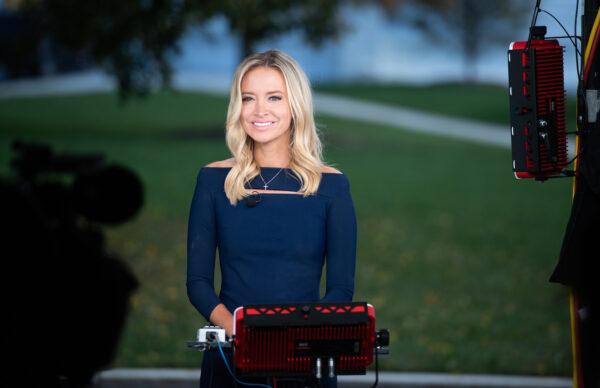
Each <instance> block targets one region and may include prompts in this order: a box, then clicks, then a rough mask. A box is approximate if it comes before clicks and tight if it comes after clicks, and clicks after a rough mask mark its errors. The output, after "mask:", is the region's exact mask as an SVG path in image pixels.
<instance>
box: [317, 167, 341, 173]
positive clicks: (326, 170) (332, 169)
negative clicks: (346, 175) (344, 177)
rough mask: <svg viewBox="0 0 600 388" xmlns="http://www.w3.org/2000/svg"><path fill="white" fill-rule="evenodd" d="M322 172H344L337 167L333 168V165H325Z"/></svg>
mask: <svg viewBox="0 0 600 388" xmlns="http://www.w3.org/2000/svg"><path fill="white" fill-rule="evenodd" d="M321 172H322V173H324V174H341V173H342V172H341V171H340V170H338V169H337V168H333V167H331V166H323V170H322V171H321Z"/></svg>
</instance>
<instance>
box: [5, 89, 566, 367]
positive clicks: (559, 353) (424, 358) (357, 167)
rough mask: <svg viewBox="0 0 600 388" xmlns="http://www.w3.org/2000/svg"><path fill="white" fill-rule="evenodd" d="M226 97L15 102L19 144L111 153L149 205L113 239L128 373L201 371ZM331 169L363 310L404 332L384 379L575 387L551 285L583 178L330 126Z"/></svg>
mask: <svg viewBox="0 0 600 388" xmlns="http://www.w3.org/2000/svg"><path fill="white" fill-rule="evenodd" d="M225 112H226V99H225V98H220V97H212V96H207V95H199V94H187V93H181V94H170V93H160V94H158V95H155V96H152V97H150V98H148V99H146V100H135V101H130V102H128V103H126V104H124V105H122V104H119V102H118V99H117V98H116V97H115V96H111V95H104V94H100V95H89V96H78V97H54V98H28V99H13V100H0V162H1V163H0V166H1V170H0V171H1V172H2V174H6V173H7V167H6V166H7V163H8V160H9V158H10V150H9V143H10V141H11V140H13V139H15V138H17V137H19V138H22V139H25V140H27V139H29V140H37V141H47V142H49V143H51V144H52V145H54V146H55V147H56V148H57V149H59V150H62V151H70V152H87V151H102V152H104V153H106V155H107V156H108V158H109V159H110V160H112V161H115V162H118V163H123V164H125V165H127V166H129V167H130V168H132V169H134V170H135V171H137V172H138V173H139V174H140V176H141V178H142V180H143V182H144V184H145V187H146V203H145V207H144V208H143V211H142V212H141V213H140V214H139V215H138V216H137V217H136V219H135V220H133V221H132V222H129V223H127V224H125V225H122V226H119V227H114V228H108V229H107V235H108V244H109V247H110V249H111V250H113V251H115V252H118V253H119V254H120V255H121V256H122V257H123V258H124V260H125V261H126V262H127V263H128V264H129V265H130V266H131V268H132V269H133V271H134V272H135V274H136V276H137V277H138V279H139V280H140V283H141V288H140V289H139V291H138V292H137V293H136V295H135V296H134V298H133V301H132V302H133V309H132V313H131V315H130V317H129V320H128V323H127V327H126V330H125V332H124V333H123V338H122V341H121V343H120V348H119V353H118V356H117V358H116V360H115V365H116V366H127V367H151V366H161V367H196V366H198V365H199V361H200V355H199V354H197V353H194V352H192V351H189V350H188V349H186V346H185V343H186V341H187V340H190V339H192V338H193V337H194V334H195V331H196V329H197V328H198V327H199V326H201V325H202V324H203V319H202V318H201V317H200V316H199V314H198V313H197V312H196V311H195V310H194V309H193V307H192V306H191V305H190V304H189V302H188V301H187V296H186V292H185V255H186V247H185V240H186V225H187V211H188V206H189V202H190V199H191V195H192V190H193V187H194V183H195V176H196V173H197V171H198V169H199V167H200V166H202V165H203V164H206V163H208V162H209V161H213V160H216V159H223V158H226V157H227V156H228V155H227V150H226V148H225V146H224V141H223V139H222V129H221V128H222V126H223V121H224V117H225ZM318 123H319V125H320V127H321V129H322V132H323V137H324V140H325V144H326V158H327V160H328V161H330V162H333V163H334V165H335V166H337V167H338V168H340V169H341V170H343V171H344V172H345V173H346V174H347V175H348V176H349V179H350V182H351V189H352V194H353V197H354V201H355V207H356V210H357V216H358V225H359V240H358V267H357V278H356V293H355V300H366V301H369V302H371V303H372V304H374V305H375V307H376V309H377V318H378V326H379V327H387V328H389V329H390V331H391V336H392V346H391V355H390V357H389V358H388V359H386V360H384V361H383V363H382V364H383V368H384V369H389V370H402V371H440V372H442V371H447V372H453V373H461V372H465V373H466V372H470V373H516V374H540V375H568V374H569V373H570V365H571V361H570V345H569V323H568V305H567V297H566V292H565V290H564V289H563V288H562V287H560V286H557V285H552V284H549V283H548V282H547V279H548V276H549V275H550V273H551V271H552V269H553V267H554V264H555V262H556V257H557V254H558V251H559V248H560V242H561V238H562V232H563V230H564V227H565V225H566V222H567V218H568V214H569V210H570V181H569V180H566V179H565V180H552V181H548V182H546V183H543V184H542V183H537V182H527V181H516V180H514V178H513V177H512V173H511V166H510V151H509V150H504V149H499V148H492V147H486V146H481V145H475V144H472V143H463V142H460V141H456V140H450V139H446V138H441V137H434V136H427V135H417V134H414V133H411V132H404V131H402V130H398V129H393V128H390V127H386V126H380V125H373V124H369V123H363V122H356V121H347V120H340V119H335V118H331V117H325V116H319V117H318Z"/></svg>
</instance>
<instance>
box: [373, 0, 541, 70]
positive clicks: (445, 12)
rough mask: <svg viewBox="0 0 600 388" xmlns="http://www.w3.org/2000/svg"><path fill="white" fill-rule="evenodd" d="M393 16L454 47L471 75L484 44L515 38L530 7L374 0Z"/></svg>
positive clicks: (511, 1) (512, 1) (517, 2)
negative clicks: (515, 31)
mask: <svg viewBox="0 0 600 388" xmlns="http://www.w3.org/2000/svg"><path fill="white" fill-rule="evenodd" d="M376 1H377V3H378V4H379V5H380V6H381V7H382V8H383V9H384V10H385V12H386V14H387V15H389V17H390V18H391V19H392V20H396V21H400V22H405V23H407V24H410V25H413V26H415V27H417V28H418V29H420V30H421V31H423V32H424V33H426V34H427V36H429V37H430V38H431V41H432V42H434V43H440V44H451V45H454V46H455V47H457V48H458V49H459V50H460V51H461V54H462V57H463V60H464V64H465V66H464V71H465V76H466V78H474V76H475V68H474V63H475V61H476V59H477V58H478V57H479V55H480V54H481V53H482V51H483V50H484V49H485V47H487V46H489V45H497V44H499V43H500V44H505V45H506V47H508V44H509V43H510V41H512V40H516V38H518V37H517V36H515V35H514V30H515V28H517V27H523V26H525V24H524V23H525V22H526V20H527V17H529V16H530V12H529V11H531V10H532V8H533V4H532V3H531V2H529V1H522V0H503V1H487V0H376Z"/></svg>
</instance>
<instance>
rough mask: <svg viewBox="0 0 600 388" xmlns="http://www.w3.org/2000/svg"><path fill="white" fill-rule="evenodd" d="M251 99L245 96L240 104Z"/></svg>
mask: <svg viewBox="0 0 600 388" xmlns="http://www.w3.org/2000/svg"><path fill="white" fill-rule="evenodd" d="M251 100H252V97H249V96H246V97H242V102H247V101H251Z"/></svg>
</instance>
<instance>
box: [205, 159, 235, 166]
mask: <svg viewBox="0 0 600 388" xmlns="http://www.w3.org/2000/svg"><path fill="white" fill-rule="evenodd" d="M233 165H234V159H233V158H229V159H225V160H217V161H216V162H212V163H209V164H207V165H206V167H215V168H224V167H233Z"/></svg>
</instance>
